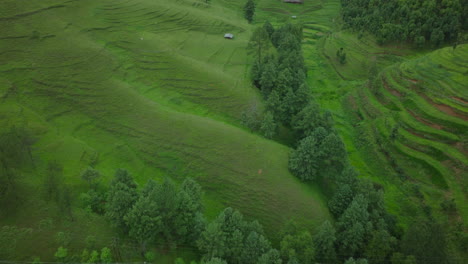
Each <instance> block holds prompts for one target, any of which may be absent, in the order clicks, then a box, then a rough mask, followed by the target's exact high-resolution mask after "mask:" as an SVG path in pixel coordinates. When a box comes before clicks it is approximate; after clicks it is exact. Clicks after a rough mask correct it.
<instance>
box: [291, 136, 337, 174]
mask: <svg viewBox="0 0 468 264" xmlns="http://www.w3.org/2000/svg"><path fill="white" fill-rule="evenodd" d="M344 162H346V152H345V148H344V145H343V142H342V141H341V140H340V139H339V138H338V137H337V136H336V134H335V133H328V132H327V131H326V130H325V129H324V128H323V127H318V128H317V129H315V130H313V132H312V133H311V134H310V136H308V137H306V138H304V139H303V140H301V141H300V142H299V145H298V147H297V149H296V150H293V151H292V153H291V156H290V158H289V169H290V171H291V172H292V173H293V174H294V175H296V176H297V177H299V178H300V179H302V180H304V181H308V180H314V179H316V178H317V177H318V176H331V175H336V174H338V173H340V172H341V170H342V168H343V167H344V165H345V164H344Z"/></svg>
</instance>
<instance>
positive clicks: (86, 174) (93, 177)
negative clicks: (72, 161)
mask: <svg viewBox="0 0 468 264" xmlns="http://www.w3.org/2000/svg"><path fill="white" fill-rule="evenodd" d="M100 177H101V174H100V173H99V171H97V170H95V169H93V168H91V167H88V168H86V169H85V170H84V171H83V172H82V173H81V179H83V180H84V181H86V182H87V183H88V184H89V187H90V188H95V187H96V186H95V184H96V181H97V180H98V179H99V178H100Z"/></svg>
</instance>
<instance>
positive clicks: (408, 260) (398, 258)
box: [391, 252, 417, 264]
mask: <svg viewBox="0 0 468 264" xmlns="http://www.w3.org/2000/svg"><path fill="white" fill-rule="evenodd" d="M391 263H392V264H417V262H416V258H415V257H414V256H412V255H411V256H405V255H403V254H401V253H399V252H397V253H394V254H393V255H392V258H391Z"/></svg>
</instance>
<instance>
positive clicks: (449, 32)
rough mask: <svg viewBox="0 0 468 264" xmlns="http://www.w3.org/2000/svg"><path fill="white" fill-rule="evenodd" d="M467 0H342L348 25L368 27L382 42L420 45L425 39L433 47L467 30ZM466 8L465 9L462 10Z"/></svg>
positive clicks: (357, 27) (453, 39)
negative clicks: (405, 42)
mask: <svg viewBox="0 0 468 264" xmlns="http://www.w3.org/2000/svg"><path fill="white" fill-rule="evenodd" d="M462 1H464V0H446V1H437V0H408V1H398V0H342V1H341V2H342V5H343V8H342V16H343V20H344V22H345V23H346V25H347V26H349V27H351V28H353V29H355V30H367V31H370V32H371V33H373V34H374V35H376V37H377V39H378V41H379V42H380V43H388V42H403V41H409V42H413V43H415V44H416V45H417V46H422V45H424V43H425V41H426V40H430V42H431V43H432V44H433V45H434V46H438V45H440V44H441V43H442V42H444V41H456V39H457V36H458V34H459V32H460V31H461V30H462V28H464V29H466V27H467V23H466V17H467V15H466V12H465V13H464V12H463V11H464V10H465V11H466V7H464V6H466V2H465V3H462ZM462 7H464V8H465V9H463V8H462Z"/></svg>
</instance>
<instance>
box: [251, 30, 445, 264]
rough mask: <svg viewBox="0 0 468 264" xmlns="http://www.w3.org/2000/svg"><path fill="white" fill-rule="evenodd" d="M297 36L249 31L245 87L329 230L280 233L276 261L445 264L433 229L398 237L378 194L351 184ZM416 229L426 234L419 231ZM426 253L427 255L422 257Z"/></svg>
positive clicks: (372, 187) (373, 187)
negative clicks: (314, 191) (325, 211)
mask: <svg viewBox="0 0 468 264" xmlns="http://www.w3.org/2000/svg"><path fill="white" fill-rule="evenodd" d="M301 32H302V29H301V27H300V26H298V25H291V24H286V25H284V26H282V27H280V28H279V29H276V30H275V29H274V28H273V27H272V26H271V24H269V23H268V22H267V23H265V24H264V25H263V27H261V28H258V29H257V30H255V32H254V34H253V36H252V38H251V41H250V48H251V50H253V51H254V52H255V55H256V56H255V62H254V65H253V67H252V79H253V83H254V85H255V86H257V87H258V88H259V89H260V90H261V92H262V94H263V96H264V97H265V99H266V111H267V112H266V114H265V115H264V119H263V123H262V125H261V127H262V128H263V127H268V126H266V124H268V122H266V121H268V120H274V122H276V123H278V124H281V125H283V126H286V127H289V128H290V129H291V130H292V131H293V132H294V135H295V139H296V148H295V149H293V151H292V152H291V155H290V160H289V169H290V171H291V172H292V173H293V174H294V175H296V176H297V177H298V178H300V179H301V180H303V181H308V182H315V183H317V184H319V185H320V186H322V187H323V189H324V190H325V192H326V193H327V195H328V197H329V202H328V206H329V209H330V212H331V213H332V214H333V216H334V217H335V219H336V222H335V224H334V225H333V224H331V223H329V222H326V223H324V224H323V225H322V226H321V227H320V228H319V230H318V232H317V233H316V235H315V236H314V237H312V236H311V235H310V234H309V233H308V232H307V231H297V230H296V231H293V232H290V231H287V232H286V233H285V234H284V235H283V239H282V242H281V249H280V256H281V259H282V260H283V261H285V262H287V263H314V262H318V263H340V262H341V263H342V262H343V261H345V260H346V263H368V262H370V263H395V264H396V263H426V262H427V260H428V259H431V260H437V261H438V263H445V261H446V260H447V256H446V251H445V250H446V244H445V240H444V235H443V231H442V229H441V228H440V226H439V225H438V224H436V223H431V222H428V221H425V220H424V221H423V220H419V222H416V223H415V224H414V225H412V226H411V227H410V228H409V229H408V232H407V233H406V234H403V232H402V231H401V229H400V228H398V227H397V225H396V221H395V218H394V217H393V216H392V215H390V214H389V213H388V212H387V211H386V209H385V206H384V199H383V188H382V187H381V186H379V185H377V184H374V183H372V182H370V181H368V180H364V179H358V177H357V176H358V173H357V172H356V171H355V169H354V168H353V167H352V166H351V165H350V164H349V161H348V157H347V153H346V150H345V146H344V144H343V142H342V140H341V139H340V137H339V136H338V134H337V131H336V130H335V129H334V125H333V119H332V116H331V113H330V112H328V111H321V109H320V107H319V105H318V104H317V103H316V102H315V101H314V99H313V97H312V96H311V95H310V89H309V87H308V86H307V84H306V82H305V79H306V74H307V69H306V68H305V64H304V58H303V55H302V51H301V39H302V34H301ZM341 53H343V51H341V52H339V53H337V54H338V56H339V55H341ZM270 127H271V126H270ZM272 127H275V126H272ZM260 131H262V132H264V133H265V132H266V131H263V129H261V130H260ZM265 136H267V134H266V133H265ZM421 225H423V226H425V227H427V228H423V229H421V228H419V227H420V226H421ZM430 235H433V236H437V237H439V239H438V240H437V242H434V241H433V243H419V244H418V243H412V242H411V241H413V238H414V237H425V236H430ZM427 251H430V253H426V255H424V254H423V253H422V252H427ZM429 255H430V256H429Z"/></svg>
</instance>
